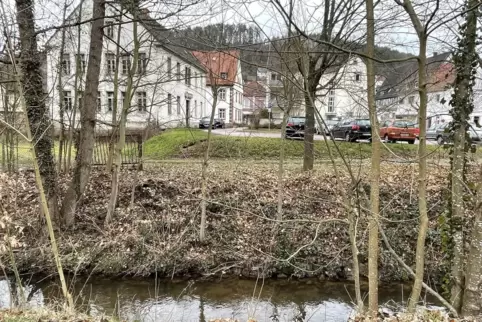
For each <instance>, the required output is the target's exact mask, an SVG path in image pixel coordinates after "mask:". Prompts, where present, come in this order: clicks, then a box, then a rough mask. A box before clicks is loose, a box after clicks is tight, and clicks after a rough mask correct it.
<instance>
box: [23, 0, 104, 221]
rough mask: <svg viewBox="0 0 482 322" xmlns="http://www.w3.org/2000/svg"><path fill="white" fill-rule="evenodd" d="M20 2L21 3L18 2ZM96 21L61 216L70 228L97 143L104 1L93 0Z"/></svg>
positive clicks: (92, 31)
mask: <svg viewBox="0 0 482 322" xmlns="http://www.w3.org/2000/svg"><path fill="white" fill-rule="evenodd" d="M17 1H19V0H17ZM93 13H94V14H93V22H92V28H91V33H90V50H89V63H88V65H87V76H86V86H85V93H84V97H85V98H84V106H83V108H82V109H81V110H80V126H81V129H80V142H79V150H78V151H77V158H76V164H75V168H74V174H73V177H72V180H71V182H70V185H69V187H68V189H67V192H66V195H65V198H64V200H63V204H62V210H61V211H62V214H63V218H64V220H65V223H66V225H67V226H68V227H70V226H73V224H74V222H75V213H76V210H77V203H78V201H79V200H80V198H81V197H82V194H83V193H84V190H85V186H86V185H87V181H88V180H89V177H90V170H91V165H92V154H93V148H94V140H95V123H96V106H97V91H98V87H99V74H100V63H101V58H102V47H103V43H102V42H103V38H104V36H103V26H104V17H105V1H104V0H94V2H93Z"/></svg>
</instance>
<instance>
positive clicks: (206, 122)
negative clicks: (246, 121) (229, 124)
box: [199, 116, 225, 129]
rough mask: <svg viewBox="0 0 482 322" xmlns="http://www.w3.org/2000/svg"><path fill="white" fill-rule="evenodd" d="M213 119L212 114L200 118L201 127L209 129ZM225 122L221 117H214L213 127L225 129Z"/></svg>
mask: <svg viewBox="0 0 482 322" xmlns="http://www.w3.org/2000/svg"><path fill="white" fill-rule="evenodd" d="M210 121H211V117H210V116H205V117H203V118H202V119H201V120H199V128H200V129H207V128H209V122H210ZM224 127H225V124H224V120H223V119H220V118H214V120H213V129H224Z"/></svg>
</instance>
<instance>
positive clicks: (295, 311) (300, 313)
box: [0, 279, 431, 322]
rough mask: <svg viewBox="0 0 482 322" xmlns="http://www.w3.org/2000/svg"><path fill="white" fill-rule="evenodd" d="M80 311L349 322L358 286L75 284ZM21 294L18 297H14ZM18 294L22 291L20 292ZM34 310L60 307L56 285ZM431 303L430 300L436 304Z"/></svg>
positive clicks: (37, 292)
mask: <svg viewBox="0 0 482 322" xmlns="http://www.w3.org/2000/svg"><path fill="white" fill-rule="evenodd" d="M9 287H10V288H12V286H10V285H9V282H8V281H6V280H3V281H0V307H2V308H4V307H9V306H11V304H12V303H13V301H14V299H12V296H11V295H10V292H9ZM71 287H72V292H73V294H74V296H75V299H76V303H77V305H78V307H79V308H80V309H82V310H85V311H87V312H88V313H90V314H92V315H98V314H107V315H117V316H119V317H121V318H122V319H127V320H129V321H146V322H148V321H162V322H167V321H175V322H178V321H182V322H191V321H192V322H198V321H199V322H206V321H209V320H210V319H214V318H220V317H223V318H233V319H238V320H239V321H246V320H247V319H248V318H249V317H253V318H255V319H256V320H257V321H260V322H282V321H317V322H318V321H346V320H347V318H348V316H349V315H350V313H351V311H352V302H353V301H352V299H353V297H354V296H353V294H354V289H353V286H352V285H350V284H344V283H328V282H318V281H316V280H302V281H287V280H282V281H265V282H264V284H263V285H261V283H256V282H255V281H250V280H235V279H231V280H222V281H218V282H213V281H210V282H206V281H204V282H201V281H198V282H185V281H165V280H157V281H155V280H152V279H148V280H145V279H144V280H136V279H129V280H108V279H95V280H90V281H80V280H77V281H76V282H75V283H71ZM379 292H380V302H382V303H383V302H387V301H393V302H396V303H402V302H403V301H404V299H406V298H407V297H408V296H409V294H410V293H409V290H407V288H406V287H404V286H403V285H394V286H391V287H381V288H380V289H379ZM13 293H15V292H13ZM17 293H18V292H17ZM25 293H26V294H29V303H30V304H31V305H33V306H41V305H44V304H57V303H59V299H60V294H61V291H60V287H59V286H58V284H56V283H54V282H51V281H49V282H45V281H44V282H42V283H38V284H36V285H29V286H27V287H26V290H25ZM430 300H431V299H427V301H428V302H430Z"/></svg>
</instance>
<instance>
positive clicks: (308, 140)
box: [303, 69, 316, 171]
mask: <svg viewBox="0 0 482 322" xmlns="http://www.w3.org/2000/svg"><path fill="white" fill-rule="evenodd" d="M310 70H311V69H310ZM305 79H306V80H307V84H305V138H304V154H303V170H304V171H310V170H313V164H314V159H315V156H314V145H313V144H314V134H315V106H314V102H313V101H312V100H311V99H310V95H311V97H313V98H314V97H316V96H315V95H316V84H314V86H313V83H314V81H313V79H312V78H311V75H310V74H308V77H307V78H305ZM313 87H314V88H315V89H312V88H313ZM308 91H309V93H308Z"/></svg>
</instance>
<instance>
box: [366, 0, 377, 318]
mask: <svg viewBox="0 0 482 322" xmlns="http://www.w3.org/2000/svg"><path fill="white" fill-rule="evenodd" d="M366 11H367V18H366V20H367V57H368V59H367V61H366V66H367V88H368V95H367V100H368V112H369V114H370V124H371V131H372V158H371V159H372V160H371V163H372V164H371V171H370V177H371V178H370V183H371V184H370V216H369V222H368V229H369V237H368V315H369V316H370V317H371V318H373V319H376V317H377V315H378V220H379V212H380V132H379V126H378V117H377V109H376V106H375V66H374V63H373V57H375V15H374V5H373V0H366ZM370 58H372V59H370Z"/></svg>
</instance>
